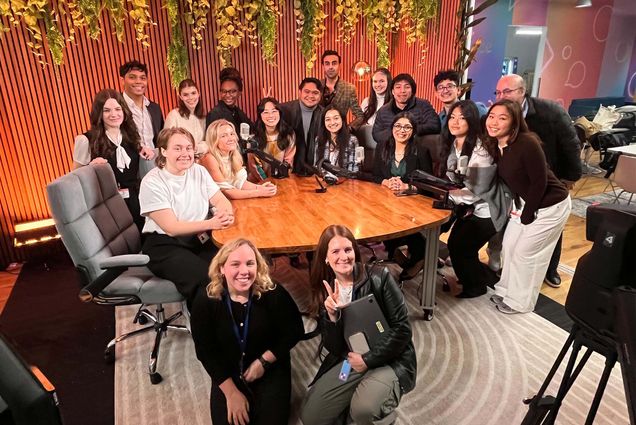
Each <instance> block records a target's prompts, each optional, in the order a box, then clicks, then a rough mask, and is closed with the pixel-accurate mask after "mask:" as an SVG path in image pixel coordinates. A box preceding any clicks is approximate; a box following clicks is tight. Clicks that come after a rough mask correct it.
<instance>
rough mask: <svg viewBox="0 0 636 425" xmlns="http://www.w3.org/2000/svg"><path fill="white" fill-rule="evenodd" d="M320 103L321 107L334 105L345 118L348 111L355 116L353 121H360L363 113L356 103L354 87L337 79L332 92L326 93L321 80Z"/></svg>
mask: <svg viewBox="0 0 636 425" xmlns="http://www.w3.org/2000/svg"><path fill="white" fill-rule="evenodd" d="M322 87H323V89H322V101H321V105H322V106H324V107H327V106H329V105H335V107H336V108H338V110H339V111H340V112H342V113H343V114H344V116H345V117H346V116H347V113H348V112H349V110H351V113H352V114H353V115H354V116H355V118H356V119H355V121H358V120H360V121H361V120H362V119H363V115H364V113H363V112H362V109H361V108H360V104H359V103H358V95H357V94H356V86H354V85H353V84H351V83H348V82H346V81H343V80H342V79H340V78H338V81H337V82H336V86H335V87H334V90H333V91H332V92H330V93H327V90H328V88H327V84H326V80H322Z"/></svg>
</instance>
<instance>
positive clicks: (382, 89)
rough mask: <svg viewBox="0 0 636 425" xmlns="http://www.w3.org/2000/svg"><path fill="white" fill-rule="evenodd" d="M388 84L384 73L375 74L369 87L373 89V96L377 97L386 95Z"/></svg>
mask: <svg viewBox="0 0 636 425" xmlns="http://www.w3.org/2000/svg"><path fill="white" fill-rule="evenodd" d="M388 84H389V82H388V80H387V78H386V75H384V72H376V73H375V74H373V77H371V86H372V87H373V91H374V92H375V94H376V95H378V96H381V95H383V94H384V93H386V89H387V86H388Z"/></svg>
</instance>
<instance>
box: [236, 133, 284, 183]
mask: <svg viewBox="0 0 636 425" xmlns="http://www.w3.org/2000/svg"><path fill="white" fill-rule="evenodd" d="M252 140H253V139H250V140H248V141H247V143H250V146H249V147H248V148H246V149H245V152H246V153H251V154H252V155H254V156H256V157H257V158H258V159H260V160H261V161H263V162H266V163H267V164H269V166H270V167H271V170H272V177H274V178H276V179H283V178H286V177H289V168H290V167H289V164H288V163H286V162H281V161H279V160H278V159H276V158H275V157H274V156H273V155H271V154H269V153H267V152H265V151H262V150H260V149H258V144H257V146H256V147H253V144H252ZM254 142H255V140H254Z"/></svg>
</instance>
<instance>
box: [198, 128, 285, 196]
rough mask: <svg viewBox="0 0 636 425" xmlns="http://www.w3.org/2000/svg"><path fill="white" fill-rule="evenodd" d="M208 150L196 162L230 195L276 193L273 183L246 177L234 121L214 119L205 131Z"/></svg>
mask: <svg viewBox="0 0 636 425" xmlns="http://www.w3.org/2000/svg"><path fill="white" fill-rule="evenodd" d="M205 142H206V143H207V145H208V149H209V151H208V153H206V154H205V155H203V156H202V157H201V159H200V160H199V164H201V165H203V166H204V167H205V168H206V169H207V170H208V172H209V173H210V175H211V176H212V179H214V181H215V182H216V183H217V184H218V185H219V187H220V188H221V190H222V191H223V193H224V194H225V196H227V197H228V198H230V199H247V198H263V197H270V196H274V195H276V186H275V185H274V184H272V183H270V182H265V183H263V184H255V183H252V182H249V181H247V170H245V167H243V158H241V153H240V152H239V150H238V135H237V134H236V129H235V128H234V124H232V123H231V122H229V121H227V120H224V119H220V120H216V121H214V122H213V123H212V124H210V126H209V127H208V129H207V131H206V132H205Z"/></svg>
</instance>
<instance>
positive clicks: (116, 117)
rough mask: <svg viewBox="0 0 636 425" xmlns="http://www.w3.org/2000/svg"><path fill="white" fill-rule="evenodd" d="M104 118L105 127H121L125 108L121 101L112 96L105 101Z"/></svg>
mask: <svg viewBox="0 0 636 425" xmlns="http://www.w3.org/2000/svg"><path fill="white" fill-rule="evenodd" d="M102 120H103V121H104V127H106V129H109V128H119V126H121V123H123V122H124V110H123V109H122V107H121V105H120V104H119V102H117V101H116V100H115V99H113V98H110V99H108V100H107V101H106V102H105V103H104V109H102Z"/></svg>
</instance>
